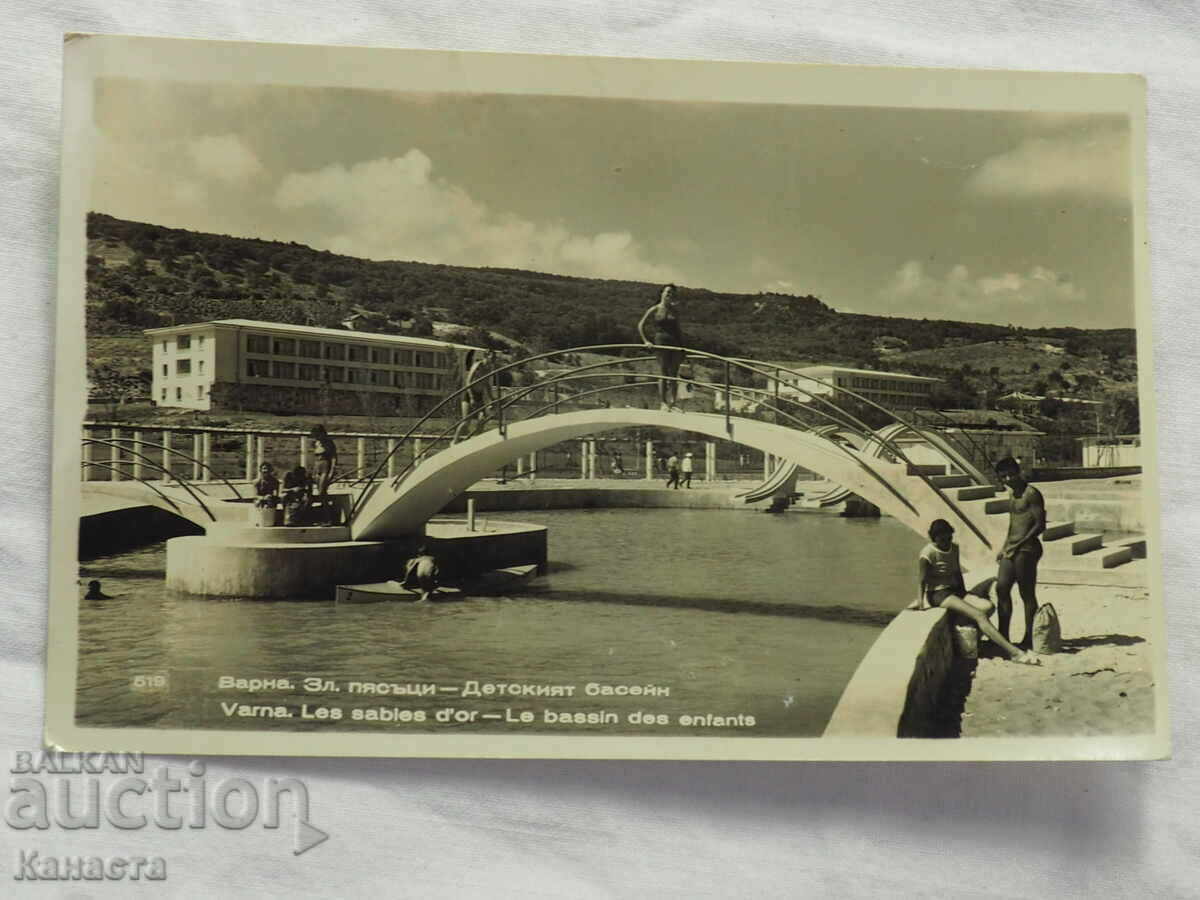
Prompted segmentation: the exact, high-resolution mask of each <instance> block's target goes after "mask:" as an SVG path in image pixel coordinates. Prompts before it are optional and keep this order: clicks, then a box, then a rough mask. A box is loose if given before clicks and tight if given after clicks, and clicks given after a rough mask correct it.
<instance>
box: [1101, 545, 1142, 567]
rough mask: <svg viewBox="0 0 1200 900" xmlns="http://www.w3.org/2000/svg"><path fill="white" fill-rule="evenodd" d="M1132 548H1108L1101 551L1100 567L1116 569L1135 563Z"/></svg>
mask: <svg viewBox="0 0 1200 900" xmlns="http://www.w3.org/2000/svg"><path fill="white" fill-rule="evenodd" d="M1133 558H1134V556H1133V548H1132V547H1111V548H1109V547H1106V548H1104V549H1103V550H1102V551H1101V556H1100V567H1101V568H1102V569H1115V568H1116V567H1117V566H1123V565H1125V564H1126V563H1129V562H1132V561H1133Z"/></svg>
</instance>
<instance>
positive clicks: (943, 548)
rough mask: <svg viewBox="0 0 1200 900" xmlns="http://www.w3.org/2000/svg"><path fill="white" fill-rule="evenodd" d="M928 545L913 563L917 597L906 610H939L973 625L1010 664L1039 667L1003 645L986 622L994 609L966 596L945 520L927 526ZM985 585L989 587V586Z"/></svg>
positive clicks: (1027, 654)
mask: <svg viewBox="0 0 1200 900" xmlns="http://www.w3.org/2000/svg"><path fill="white" fill-rule="evenodd" d="M929 541H930V542H929V543H928V544H926V545H925V548H924V549H923V550H922V551H921V555H920V557H919V559H918V563H917V565H918V569H919V572H920V576H921V594H920V596H919V597H918V598H917V599H916V600H915V601H913V603H912V604H911V605H910V606H909V609H918V610H920V609H930V608H932V607H935V606H941V607H943V608H944V609H948V610H950V611H951V612H952V613H957V614H958V615H960V616H962V617H964V618H966V619H970V620H971V621H972V622H974V623H975V624H976V625H977V626H979V630H980V631H982V632H983V633H984V634H985V635H987V636H988V638H989V639H991V641H992V643H994V644H995V645H996V646H997V647H999V648H1000V649H1001V650H1003V651H1004V652H1005V654H1007V655H1008V657H1009V659H1011V660H1012V661H1013V662H1015V663H1022V664H1023V665H1027V666H1038V665H1041V660H1040V659H1039V658H1038V656H1037V655H1036V654H1034V653H1030V652H1028V651H1024V650H1021V649H1020V648H1019V647H1017V646H1016V645H1015V644H1012V643H1010V642H1009V641H1007V640H1006V639H1005V638H1004V637H1003V635H1001V634H1000V632H999V631H998V630H997V629H996V626H994V625H993V624H992V623H991V622H990V621H988V616H989V615H990V614H991V612H992V610H993V608H994V607H993V606H992V604H991V602H990V601H988V600H987V598H985V597H979V596H977V595H975V594H969V593H967V588H966V585H965V584H964V583H963V574H962V567H961V566H960V565H959V559H958V544H956V543H954V528H953V527H952V526H951V525H950V523H949V522H947V521H946V520H945V519H934V520H933V523H932V524H931V525H930V526H929ZM987 584H988V585H989V586H990V584H991V582H990V581H989V582H987Z"/></svg>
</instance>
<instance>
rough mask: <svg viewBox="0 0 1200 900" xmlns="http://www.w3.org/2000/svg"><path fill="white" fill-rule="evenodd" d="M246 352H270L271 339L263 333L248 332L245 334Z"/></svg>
mask: <svg viewBox="0 0 1200 900" xmlns="http://www.w3.org/2000/svg"><path fill="white" fill-rule="evenodd" d="M246 352H247V353H270V352H271V339H270V338H269V337H267V336H266V335H265V334H249V335H246Z"/></svg>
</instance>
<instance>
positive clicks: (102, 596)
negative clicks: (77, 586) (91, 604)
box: [83, 580, 112, 600]
mask: <svg viewBox="0 0 1200 900" xmlns="http://www.w3.org/2000/svg"><path fill="white" fill-rule="evenodd" d="M83 599H84V600H111V599H112V597H110V596H109V595H108V594H106V593H104V591H102V590H101V589H100V582H99V581H95V580H93V581H89V582H88V589H87V593H86V594H84V595H83Z"/></svg>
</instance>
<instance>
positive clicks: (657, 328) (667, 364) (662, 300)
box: [638, 284, 685, 410]
mask: <svg viewBox="0 0 1200 900" xmlns="http://www.w3.org/2000/svg"><path fill="white" fill-rule="evenodd" d="M675 292H676V288H675V285H673V284H668V285H667V286H666V287H664V288H663V289H662V293H661V294H659V296H658V302H657V303H656V304H654V305H653V306H651V307H650V308H649V309H648V310H646V312H645V313H644V314H643V315H642V319H641V321H640V322H638V334H639V335H640V336H641V338H642V342H643V343H644V344H645V345H646V346H647V347H654V348H655V350H654V352H655V354H656V355H657V356H658V368H659V373H660V374H661V375H662V376H663V377H662V378H661V379H660V380H659V382H658V400H659V409H662V410H668V409H675V400H676V398H677V397H678V396H679V382H677V381H676V380H675V379H676V378H678V377H679V367H680V365H682V364H683V358H684V355H685V354H684V352H683V350H676V349H668V348H675V347H681V346H682V345H683V330H682V329H681V328H680V325H679V310H678V307H677V302H676V299H675ZM648 325H649V326H650V332H649V334H647V332H646V328H647V326H648Z"/></svg>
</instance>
